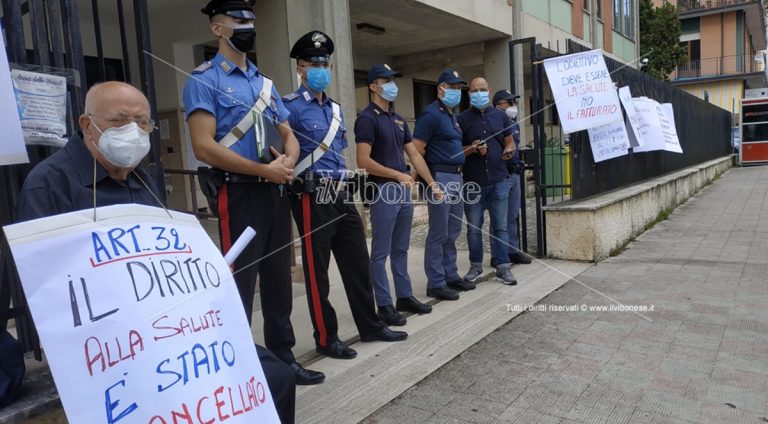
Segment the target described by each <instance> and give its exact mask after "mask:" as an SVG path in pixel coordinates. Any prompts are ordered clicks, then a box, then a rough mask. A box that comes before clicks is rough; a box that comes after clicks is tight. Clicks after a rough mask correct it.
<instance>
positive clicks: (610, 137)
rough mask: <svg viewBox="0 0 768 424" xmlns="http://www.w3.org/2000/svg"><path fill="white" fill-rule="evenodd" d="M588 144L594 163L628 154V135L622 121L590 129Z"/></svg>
mask: <svg viewBox="0 0 768 424" xmlns="http://www.w3.org/2000/svg"><path fill="white" fill-rule="evenodd" d="M587 132H588V133H589V144H590V146H592V158H593V159H594V160H595V163H597V162H602V161H604V160H608V159H613V158H617V157H619V156H624V155H626V154H628V153H629V147H630V144H629V135H628V134H627V128H626V127H625V126H624V121H619V122H614V123H612V124H605V125H601V126H599V127H595V128H590V129H588V130H587Z"/></svg>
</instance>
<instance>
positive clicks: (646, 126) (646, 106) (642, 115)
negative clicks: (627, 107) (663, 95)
mask: <svg viewBox="0 0 768 424" xmlns="http://www.w3.org/2000/svg"><path fill="white" fill-rule="evenodd" d="M632 103H633V104H634V105H635V110H636V111H637V116H638V118H639V121H640V127H639V130H640V136H641V138H642V139H643V145H642V146H638V147H635V148H633V149H632V150H633V152H635V153H639V152H651V151H654V150H664V147H665V141H664V134H663V133H662V130H661V118H660V113H659V111H660V110H661V105H660V104H659V102H657V101H656V100H653V99H649V98H647V97H635V98H633V99H632Z"/></svg>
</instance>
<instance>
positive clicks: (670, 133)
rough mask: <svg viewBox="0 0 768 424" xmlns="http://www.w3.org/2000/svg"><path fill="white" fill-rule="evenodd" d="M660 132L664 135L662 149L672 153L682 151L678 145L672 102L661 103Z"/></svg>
mask: <svg viewBox="0 0 768 424" xmlns="http://www.w3.org/2000/svg"><path fill="white" fill-rule="evenodd" d="M659 118H660V121H661V133H662V135H663V136H664V150H666V151H668V152H674V153H683V148H682V146H680V139H679V138H678V137H677V128H675V111H674V108H673V107H672V103H662V104H661V114H660V115H659Z"/></svg>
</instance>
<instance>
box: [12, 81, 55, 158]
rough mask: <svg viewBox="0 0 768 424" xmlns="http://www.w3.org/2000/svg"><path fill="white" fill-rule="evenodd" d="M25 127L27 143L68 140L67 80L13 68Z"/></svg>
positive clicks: (50, 144)
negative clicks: (66, 136)
mask: <svg viewBox="0 0 768 424" xmlns="http://www.w3.org/2000/svg"><path fill="white" fill-rule="evenodd" d="M11 78H12V79H13V88H14V90H15V92H16V104H17V105H18V110H19V118H20V119H21V127H22V129H23V131H24V141H25V142H26V143H27V144H43V145H47V146H54V147H62V146H64V144H66V142H67V139H66V138H65V137H64V135H65V134H66V132H67V79H66V78H65V77H61V76H56V75H47V74H40V73H37V72H29V71H21V70H18V69H14V70H13V71H11Z"/></svg>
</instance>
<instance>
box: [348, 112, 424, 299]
mask: <svg viewBox="0 0 768 424" xmlns="http://www.w3.org/2000/svg"><path fill="white" fill-rule="evenodd" d="M411 140H412V139H411V132H410V130H409V129H408V124H407V123H406V122H405V120H404V119H403V117H402V116H400V115H398V114H396V113H394V112H392V111H385V110H382V109H381V108H380V107H379V106H377V105H376V104H375V103H370V104H369V105H368V107H366V108H365V109H364V110H363V111H362V112H360V116H358V118H357V121H355V142H356V143H367V144H370V145H371V159H373V160H374V161H376V162H377V163H379V164H380V165H382V166H386V167H387V168H390V169H394V170H396V171H400V172H407V166H406V164H405V156H404V148H405V145H407V144H409V143H411ZM370 180H371V181H373V182H374V183H376V185H377V188H378V190H377V195H376V198H374V199H372V200H373V201H372V203H371V232H372V239H371V259H370V266H371V280H372V282H373V289H374V295H375V297H376V304H377V305H378V307H379V308H381V307H384V306H391V305H392V296H391V295H390V292H389V278H388V277H387V268H386V264H387V257H390V258H391V259H390V260H391V267H392V277H393V280H394V284H395V295H396V296H397V298H398V299H408V298H410V297H411V296H413V288H412V285H411V278H410V277H409V276H408V247H409V244H410V241H411V223H412V221H413V202H412V201H411V192H410V189H408V188H407V187H405V186H404V185H402V184H400V183H399V182H398V181H394V180H388V179H386V178H383V177H379V176H371V177H370Z"/></svg>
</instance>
